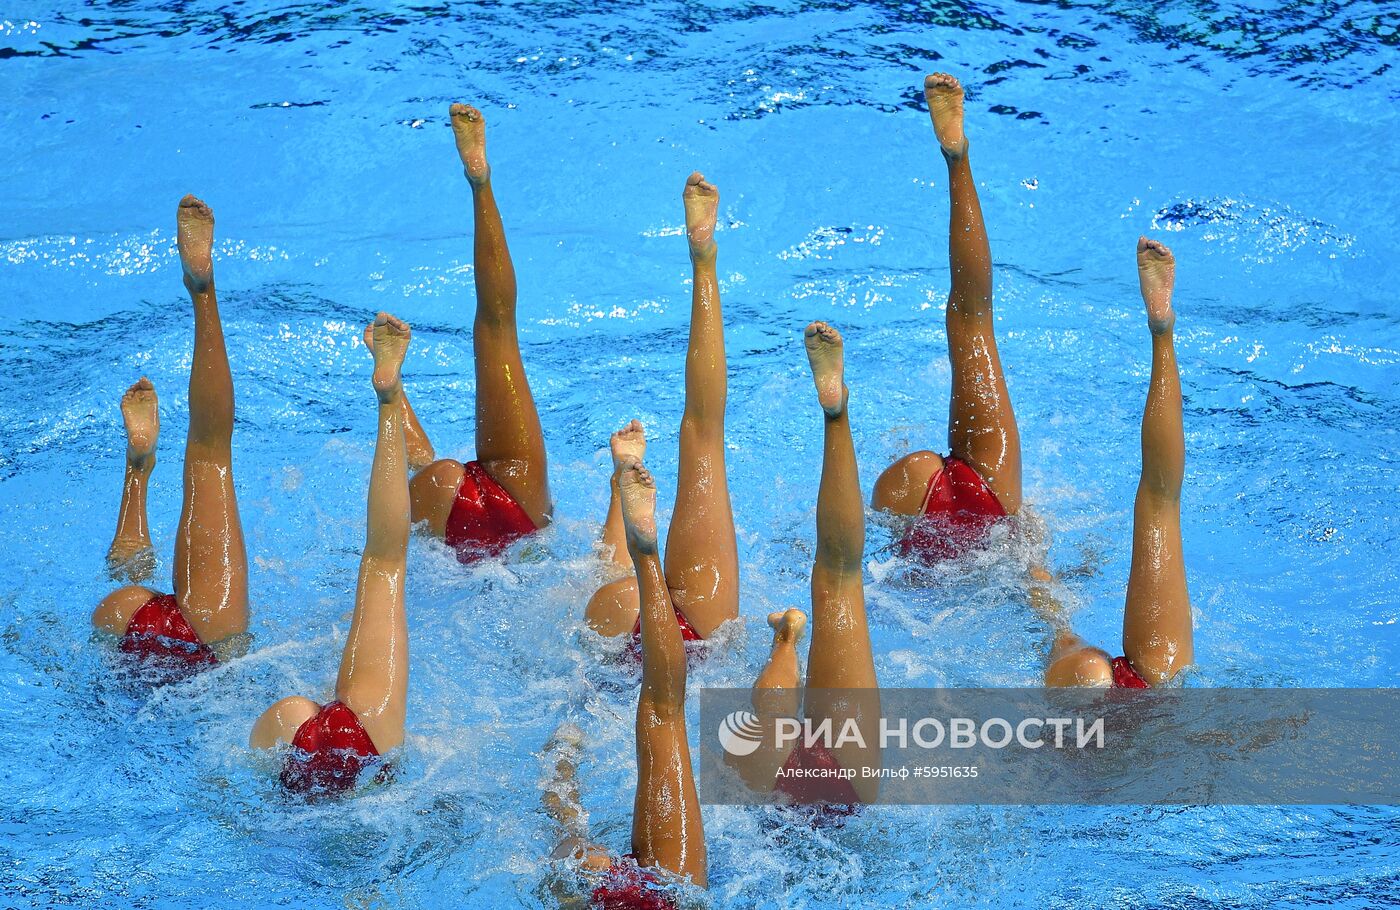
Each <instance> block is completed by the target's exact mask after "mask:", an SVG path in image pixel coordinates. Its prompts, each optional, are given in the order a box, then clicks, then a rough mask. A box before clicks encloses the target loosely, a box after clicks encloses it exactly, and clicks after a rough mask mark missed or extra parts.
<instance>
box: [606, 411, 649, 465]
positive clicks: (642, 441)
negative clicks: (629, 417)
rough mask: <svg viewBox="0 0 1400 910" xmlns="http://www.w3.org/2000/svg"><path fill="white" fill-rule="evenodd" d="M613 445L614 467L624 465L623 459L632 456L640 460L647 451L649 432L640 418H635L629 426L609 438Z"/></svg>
mask: <svg viewBox="0 0 1400 910" xmlns="http://www.w3.org/2000/svg"><path fill="white" fill-rule="evenodd" d="M608 444H609V445H611V446H612V459H613V468H614V469H618V468H621V467H622V463H623V461H625V460H626V459H627V457H628V456H631V457H633V458H635V459H637V460H638V461H641V460H642V456H643V455H645V454H646V453H647V434H646V430H645V429H643V428H642V422H641V421H640V420H633V421H632V422H631V423H629V424H628V425H627V426H625V427H623V428H622V429H620V430H618V431H617V432H616V433H614V434H612V438H611V439H609V440H608Z"/></svg>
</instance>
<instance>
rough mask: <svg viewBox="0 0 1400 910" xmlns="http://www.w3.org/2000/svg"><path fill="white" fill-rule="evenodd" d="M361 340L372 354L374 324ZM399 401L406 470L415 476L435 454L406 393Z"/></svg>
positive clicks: (370, 325)
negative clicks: (406, 455)
mask: <svg viewBox="0 0 1400 910" xmlns="http://www.w3.org/2000/svg"><path fill="white" fill-rule="evenodd" d="M363 338H364V342H365V347H367V348H369V351H370V353H371V354H373V353H374V323H370V324H369V325H367V326H365V332H364V335H363ZM399 401H400V402H401V403H402V404H401V407H402V408H403V435H404V439H405V441H406V442H407V443H408V470H409V473H410V474H416V473H418V472H419V471H421V470H423V469H424V468H426V467H427V466H428V465H430V464H432V463H433V461H434V460H435V459H436V458H437V454H436V452H435V451H434V450H433V441H432V440H431V439H429V438H428V431H427V430H425V429H423V424H421V423H420V422H419V421H418V414H417V413H416V412H415V411H414V410H413V405H412V404H410V403H409V400H408V392H407V391H404V392H403V393H402V394H400V395H399Z"/></svg>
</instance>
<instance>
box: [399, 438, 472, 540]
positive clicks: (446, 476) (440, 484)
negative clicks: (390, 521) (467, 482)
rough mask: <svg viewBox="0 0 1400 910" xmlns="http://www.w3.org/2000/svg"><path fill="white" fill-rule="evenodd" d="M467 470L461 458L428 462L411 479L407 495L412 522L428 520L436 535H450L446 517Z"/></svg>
mask: <svg viewBox="0 0 1400 910" xmlns="http://www.w3.org/2000/svg"><path fill="white" fill-rule="evenodd" d="M465 473H466V469H465V468H464V467H462V463H461V462H460V461H453V460H452V459H450V458H444V459H441V460H440V461H435V462H433V463H432V464H430V465H428V466H427V467H426V468H424V469H423V470H421V471H419V472H418V473H417V474H415V475H413V479H411V480H410V481H409V482H408V498H409V506H410V513H411V515H412V519H413V523H414V524H418V523H419V522H420V521H426V522H427V523H428V530H430V531H431V532H432V534H433V536H434V537H444V536H446V534H447V517H448V516H449V515H451V514H452V505H453V504H454V503H455V502H456V501H457V488H458V487H460V486H461V485H462V476H463V474H465Z"/></svg>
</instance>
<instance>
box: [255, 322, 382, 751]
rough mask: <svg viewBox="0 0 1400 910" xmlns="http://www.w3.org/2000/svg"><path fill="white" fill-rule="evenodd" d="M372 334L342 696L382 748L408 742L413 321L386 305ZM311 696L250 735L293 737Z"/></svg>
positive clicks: (338, 687)
mask: <svg viewBox="0 0 1400 910" xmlns="http://www.w3.org/2000/svg"><path fill="white" fill-rule="evenodd" d="M366 334H367V335H368V336H369V337H370V338H371V339H372V341H373V351H374V374H373V377H372V383H373V385H374V393H375V396H376V398H377V399H378V401H379V433H378V437H377V438H376V440H375V445H374V464H373V466H372V467H371V468H370V479H369V504H368V510H367V511H368V514H367V516H366V522H365V525H366V534H365V548H364V553H363V555H362V556H361V558H360V575H359V582H358V584H357V585H356V588H355V612H354V616H353V618H352V619H351V621H350V635H349V637H348V638H347V639H346V640H345V651H344V653H343V655H342V657H341V659H340V674H339V676H338V677H337V678H336V683H335V696H336V701H338V702H340V703H341V704H343V705H345V706H346V707H348V708H349V709H350V710H351V711H354V712H355V717H356V718H357V719H358V720H359V722H360V725H361V726H362V727H363V728H364V730H365V732H366V733H367V734H368V735H369V738H370V740H371V741H372V742H373V743H374V747H375V750H376V751H377V752H378V753H380V754H381V755H382V754H383V753H385V752H386V751H388V750H390V749H393V748H395V747H396V746H398V745H399V744H400V743H402V742H403V730H404V715H405V710H406V707H407V704H408V620H407V617H406V615H405V611H404V577H405V575H406V573H407V562H408V535H409V495H408V446H407V440H406V434H405V433H404V401H403V382H402V380H401V379H400V369H401V368H402V366H403V358H404V354H405V352H406V351H407V350H408V343H409V338H410V331H409V327H408V325H407V324H405V323H403V322H401V321H399V320H398V319H395V318H394V317H393V316H390V315H388V314H387V313H380V314H379V316H378V317H377V318H376V319H375V321H374V324H373V325H371V326H370V327H369V329H367V330H366ZM320 708H321V706H320V705H319V704H317V703H316V702H314V701H312V700H311V699H309V698H304V697H301V696H294V697H291V698H284V699H282V700H281V701H279V702H277V703H276V704H274V705H273V706H272V707H271V708H268V709H267V711H265V712H263V715H262V716H261V717H259V718H258V720H257V722H256V723H255V724H254V725H253V732H252V735H251V736H250V737H249V740H248V743H249V745H250V746H252V747H253V748H255V749H266V748H270V747H272V746H275V745H278V744H284V743H291V742H292V741H293V739H294V738H295V736H296V734H297V731H298V730H299V729H300V728H301V726H302V725H303V724H304V723H306V722H307V721H308V720H310V719H311V718H313V717H315V716H316V714H317V712H318V711H320Z"/></svg>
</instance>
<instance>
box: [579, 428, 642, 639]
mask: <svg viewBox="0 0 1400 910" xmlns="http://www.w3.org/2000/svg"><path fill="white" fill-rule="evenodd" d="M609 442H610V446H611V448H612V459H613V472H612V477H611V478H610V479H609V481H608V487H609V496H608V517H607V520H606V521H605V522H604V523H603V538H602V541H601V548H602V555H603V558H604V559H607V560H608V561H609V563H610V565H612V566H613V567H615V568H617V569H620V570H624V571H626V572H627V574H626V576H624V577H622V578H617V579H614V580H612V581H609V582H607V583H606V584H604V585H602V586H601V587H599V588H598V590H597V591H594V592H593V596H592V597H590V598H589V599H588V606H587V607H585V608H584V613H583V616H584V620H585V621H586V622H587V623H588V627H589V628H590V629H592V630H593V631H594V632H597V633H598V634H599V635H606V636H609V637H611V636H615V635H626V634H627V633H629V632H631V631H632V630H633V629H634V628H636V626H637V616H638V613H639V612H640V611H641V608H642V602H641V598H640V595H639V594H638V593H637V574H636V571H635V569H634V568H633V566H632V556H631V554H630V553H628V552H627V529H626V527H625V526H624V525H623V522H622V498H621V496H620V495H619V493H618V488H617V482H618V475H619V474H620V473H621V471H622V465H623V463H624V462H625V461H627V459H629V458H632V459H636V460H638V461H640V460H641V458H642V456H643V455H644V454H645V453H646V448H647V441H646V433H645V431H644V430H643V429H642V424H641V422H640V421H637V420H634V421H632V422H631V423H629V424H627V426H625V427H623V428H622V429H620V430H618V431H617V432H616V433H613V434H612V438H611V440H609Z"/></svg>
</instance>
